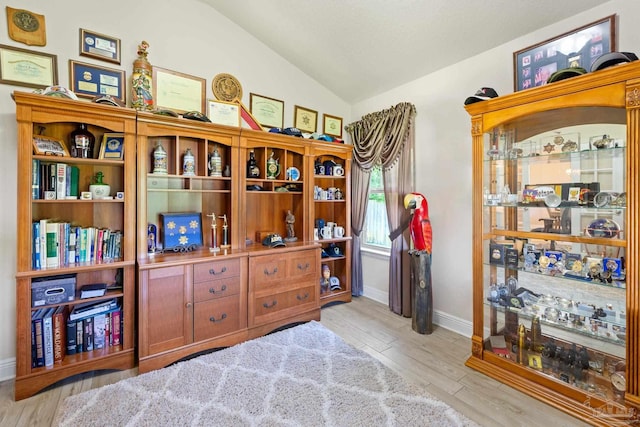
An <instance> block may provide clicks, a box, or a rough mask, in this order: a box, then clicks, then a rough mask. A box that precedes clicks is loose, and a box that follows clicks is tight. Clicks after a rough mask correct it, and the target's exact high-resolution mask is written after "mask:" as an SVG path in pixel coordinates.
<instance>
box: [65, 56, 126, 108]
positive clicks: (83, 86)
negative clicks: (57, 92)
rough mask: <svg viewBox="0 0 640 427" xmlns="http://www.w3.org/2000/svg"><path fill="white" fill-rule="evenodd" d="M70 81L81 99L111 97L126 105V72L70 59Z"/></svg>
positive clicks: (72, 88) (73, 89)
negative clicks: (101, 96)
mask: <svg viewBox="0 0 640 427" xmlns="http://www.w3.org/2000/svg"><path fill="white" fill-rule="evenodd" d="M69 80H70V83H71V84H70V86H71V90H72V91H73V92H74V93H75V94H76V95H77V96H79V97H82V98H95V97H96V96H100V95H109V96H111V97H112V98H115V99H117V100H118V101H120V102H121V103H122V104H125V103H126V96H125V87H126V85H127V83H126V82H127V79H126V73H125V71H124V70H116V69H113V68H106V67H101V66H98V65H92V64H85V63H84V62H78V61H74V60H73V59H70V60H69Z"/></svg>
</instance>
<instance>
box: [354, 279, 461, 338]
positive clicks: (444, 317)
mask: <svg viewBox="0 0 640 427" xmlns="http://www.w3.org/2000/svg"><path fill="white" fill-rule="evenodd" d="M362 296H364V297H366V298H369V299H372V300H374V301H377V302H379V303H381V304H384V305H389V294H388V293H387V292H384V291H381V290H378V289H375V288H372V287H369V288H365V290H364V295H362ZM433 323H434V324H436V325H438V326H440V327H442V328H445V329H449V330H451V331H453V332H455V333H457V334H460V335H462V336H464V337H467V338H471V335H473V324H472V323H471V322H470V321H468V320H464V319H460V318H459V317H455V316H452V315H451V314H449V313H445V312H443V311H438V310H435V311H434V312H433Z"/></svg>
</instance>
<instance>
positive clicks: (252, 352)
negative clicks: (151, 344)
mask: <svg viewBox="0 0 640 427" xmlns="http://www.w3.org/2000/svg"><path fill="white" fill-rule="evenodd" d="M53 425H59V426H78V425H82V426H154V427H155V426H214V425H215V426H234V427H235V426H304V427H311V426H349V427H354V426H367V427H373V426H439V427H442V426H476V424H475V423H473V422H472V421H470V420H468V419H467V418H465V417H464V416H463V415H461V414H460V413H458V412H456V411H455V410H453V409H452V408H451V407H449V406H448V405H446V404H445V403H443V402H441V401H439V400H437V399H435V398H434V397H432V396H430V395H429V394H427V393H426V392H425V391H423V390H422V389H420V388H418V387H415V386H412V385H410V384H408V383H407V382H405V381H404V380H403V379H402V378H401V377H400V376H399V375H398V374H396V373H395V372H393V371H391V370H390V369H389V368H387V367H386V366H384V365H383V364H382V363H380V362H379V361H377V360H376V359H374V358H373V357H372V356H370V355H368V354H367V353H365V352H363V351H361V350H358V349H356V348H354V347H352V346H350V345H349V344H346V343H345V342H344V341H342V339H341V338H340V337H338V336H337V335H335V334H334V333H333V332H331V331H330V330H328V329H327V328H325V327H324V326H322V325H321V324H320V323H318V322H315V321H312V322H309V323H306V324H303V325H299V326H296V327H293V328H289V329H286V330H283V331H280V332H276V333H273V334H271V335H267V336H264V337H261V338H257V339H254V340H251V341H247V342H244V343H242V344H239V345H236V346H233V347H230V348H227V349H224V350H220V351H217V352H214V353H210V354H207V355H204V356H199V357H197V358H194V359H191V360H188V361H185V362H180V363H177V364H175V365H172V366H170V367H167V368H164V369H160V370H157V371H153V372H149V373H146V374H142V375H139V376H137V377H133V378H128V379H126V380H122V381H120V382H118V383H116V384H112V385H108V386H104V387H101V388H98V389H95V390H90V391H87V392H84V393H81V394H78V395H75V396H70V397H68V398H67V399H66V400H65V401H64V403H63V405H62V406H61V407H60V408H59V410H58V414H57V416H56V420H55V421H54V424H53Z"/></svg>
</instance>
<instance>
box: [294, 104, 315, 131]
mask: <svg viewBox="0 0 640 427" xmlns="http://www.w3.org/2000/svg"><path fill="white" fill-rule="evenodd" d="M293 126H294V127H297V128H298V129H300V130H301V131H302V132H309V133H313V132H315V131H316V129H317V128H318V112H317V111H314V110H311V109H309V108H305V107H300V106H299V105H296V106H295V107H294V110H293Z"/></svg>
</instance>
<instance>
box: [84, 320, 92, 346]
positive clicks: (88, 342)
mask: <svg viewBox="0 0 640 427" xmlns="http://www.w3.org/2000/svg"><path fill="white" fill-rule="evenodd" d="M82 323H83V325H84V333H83V334H82V346H83V350H84V351H92V350H93V317H87V318H86V319H84V320H83V321H82Z"/></svg>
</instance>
